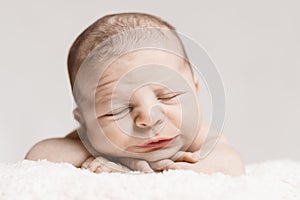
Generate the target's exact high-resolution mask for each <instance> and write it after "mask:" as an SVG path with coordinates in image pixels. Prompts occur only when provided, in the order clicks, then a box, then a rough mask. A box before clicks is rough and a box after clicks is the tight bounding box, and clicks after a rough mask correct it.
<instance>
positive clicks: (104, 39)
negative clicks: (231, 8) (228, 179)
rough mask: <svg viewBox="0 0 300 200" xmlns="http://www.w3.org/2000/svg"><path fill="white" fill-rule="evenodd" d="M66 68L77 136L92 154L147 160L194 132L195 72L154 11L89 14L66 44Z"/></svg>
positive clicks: (183, 144)
mask: <svg viewBox="0 0 300 200" xmlns="http://www.w3.org/2000/svg"><path fill="white" fill-rule="evenodd" d="M68 71H69V76H70V81H71V86H72V89H73V94H74V99H75V101H76V103H77V105H78V108H77V109H75V110H74V116H75V118H76V119H77V120H78V121H79V123H80V124H81V129H79V135H80V137H81V139H82V140H83V142H84V144H85V145H86V146H87V148H88V149H89V150H90V151H93V153H100V154H105V155H110V156H115V157H135V158H143V159H147V160H149V161H155V160H160V159H163V158H169V157H171V156H172V155H174V153H176V152H177V151H179V150H186V149H187V148H188V147H189V145H191V143H192V142H193V139H194V138H195V136H196V135H197V134H198V131H199V129H200V124H199V123H200V121H201V115H200V112H199V104H198V98H197V90H198V82H197V79H196V78H195V75H194V73H193V70H192V68H191V66H190V63H189V61H188V59H187V55H186V53H185V50H184V47H183V45H182V42H181V40H180V39H179V37H178V35H177V33H176V32H175V29H174V27H172V26H171V25H169V24H168V23H167V22H165V21H163V20H161V19H159V18H157V17H155V16H152V15H148V14H142V13H123V14H115V15H107V16H105V17H103V18H101V19H99V20H97V21H96V22H95V23H93V24H92V25H91V26H89V27H88V28H87V29H86V30H85V31H84V32H83V33H81V34H80V35H79V37H78V38H77V39H76V40H75V42H74V43H73V45H72V47H71V49H70V52H69V57H68ZM158 141H159V142H158ZM91 148H92V149H93V150H92V149H91Z"/></svg>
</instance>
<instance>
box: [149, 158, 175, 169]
mask: <svg viewBox="0 0 300 200" xmlns="http://www.w3.org/2000/svg"><path fill="white" fill-rule="evenodd" d="M173 163H174V162H173V161H172V160H170V159H164V160H159V161H156V162H149V164H150V166H151V168H152V169H154V170H163V169H165V168H166V167H167V166H168V165H172V164H173Z"/></svg>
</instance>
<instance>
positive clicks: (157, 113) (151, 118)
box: [134, 105, 165, 132]
mask: <svg viewBox="0 0 300 200" xmlns="http://www.w3.org/2000/svg"><path fill="white" fill-rule="evenodd" d="M137 109H138V110H136V115H135V118H134V123H135V125H136V126H137V127H139V128H149V127H151V128H156V129H157V130H155V132H159V130H160V128H159V127H161V126H162V125H163V124H164V121H165V115H164V112H163V110H162V108H161V107H160V106H157V105H156V106H151V107H150V106H149V107H147V106H145V105H144V106H143V107H142V106H141V107H139V108H137Z"/></svg>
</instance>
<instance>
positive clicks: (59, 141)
mask: <svg viewBox="0 0 300 200" xmlns="http://www.w3.org/2000/svg"><path fill="white" fill-rule="evenodd" d="M73 133H74V132H73ZM70 135H71V134H69V135H68V136H67V137H65V138H51V139H46V140H42V141H40V142H38V143H37V144H35V145H34V146H33V147H32V148H31V149H30V150H29V152H28V153H27V154H26V156H25V159H28V160H38V159H47V160H48V161H50V162H68V163H70V164H72V165H74V166H75V167H80V166H81V164H82V163H84V162H85V161H86V160H87V158H88V157H90V156H91V154H90V153H89V152H88V151H87V150H86V148H85V147H84V146H83V144H82V142H81V140H80V139H76V138H72V137H69V136H70ZM73 135H74V134H73Z"/></svg>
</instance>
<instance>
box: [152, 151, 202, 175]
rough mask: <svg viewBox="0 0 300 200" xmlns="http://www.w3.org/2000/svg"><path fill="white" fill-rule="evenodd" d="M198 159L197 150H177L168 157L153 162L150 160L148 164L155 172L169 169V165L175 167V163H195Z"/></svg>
mask: <svg viewBox="0 0 300 200" xmlns="http://www.w3.org/2000/svg"><path fill="white" fill-rule="evenodd" d="M199 160H200V157H199V153H198V152H193V153H192V152H185V151H179V152H177V153H176V154H175V155H174V156H172V158H170V159H163V160H159V161H155V162H150V163H149V164H150V166H151V168H152V169H154V170H155V171H157V172H160V171H163V170H166V169H169V167H171V166H172V167H174V166H175V167H176V166H177V164H176V163H196V162H198V161H199Z"/></svg>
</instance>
